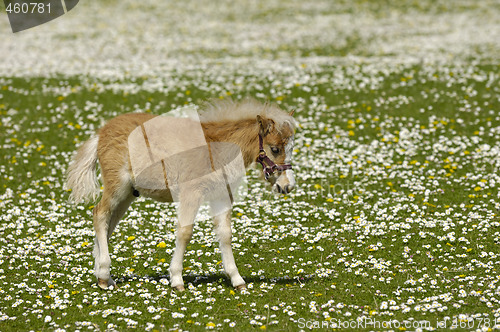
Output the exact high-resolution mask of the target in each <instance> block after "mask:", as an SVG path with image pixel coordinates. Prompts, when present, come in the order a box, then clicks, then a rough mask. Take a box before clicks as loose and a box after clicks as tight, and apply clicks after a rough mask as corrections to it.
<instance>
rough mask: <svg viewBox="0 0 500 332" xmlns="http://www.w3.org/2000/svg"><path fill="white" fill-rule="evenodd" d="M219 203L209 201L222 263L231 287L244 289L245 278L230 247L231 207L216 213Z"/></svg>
mask: <svg viewBox="0 0 500 332" xmlns="http://www.w3.org/2000/svg"><path fill="white" fill-rule="evenodd" d="M219 205H220V204H218V203H217V202H211V207H212V213H213V214H214V215H215V216H214V220H213V222H214V229H215V234H216V235H217V238H218V240H219V246H220V251H221V255H222V265H223V266H224V271H225V272H226V274H227V275H228V276H229V278H231V284H232V285H233V287H235V288H236V289H244V288H246V284H245V280H243V278H242V277H241V276H240V273H239V272H238V268H237V267H236V263H235V262H234V256H233V249H232V247H231V236H232V232H231V208H229V207H226V208H225V209H224V210H225V211H224V212H221V213H218V214H217V211H220V206H219Z"/></svg>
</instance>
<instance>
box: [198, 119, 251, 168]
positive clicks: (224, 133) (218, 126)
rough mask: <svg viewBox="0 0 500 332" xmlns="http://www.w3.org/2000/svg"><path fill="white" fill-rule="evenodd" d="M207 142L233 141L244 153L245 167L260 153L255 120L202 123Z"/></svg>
mask: <svg viewBox="0 0 500 332" xmlns="http://www.w3.org/2000/svg"><path fill="white" fill-rule="evenodd" d="M202 127H203V131H204V133H205V138H206V140H207V143H210V142H231V143H234V144H237V145H238V146H239V147H240V149H241V153H242V155H243V160H244V162H245V168H247V167H248V166H250V164H251V163H253V162H254V161H255V158H257V155H258V153H259V128H258V126H257V122H256V121H255V120H239V121H223V122H222V121H221V122H207V123H202Z"/></svg>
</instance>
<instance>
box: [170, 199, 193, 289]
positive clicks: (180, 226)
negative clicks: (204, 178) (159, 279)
mask: <svg viewBox="0 0 500 332" xmlns="http://www.w3.org/2000/svg"><path fill="white" fill-rule="evenodd" d="M200 205H201V198H199V197H197V196H196V194H193V193H191V197H189V195H182V196H181V200H180V203H179V210H178V213H177V217H178V220H177V234H176V237H175V251H174V254H173V256H172V261H171V262H170V267H169V271H170V285H171V286H172V287H173V288H175V289H176V290H179V291H183V290H184V280H183V279H182V269H183V266H182V261H183V260H184V253H185V251H186V247H187V245H188V243H189V241H190V240H191V236H192V235H193V224H194V219H195V218H196V214H197V213H198V209H199V208H200Z"/></svg>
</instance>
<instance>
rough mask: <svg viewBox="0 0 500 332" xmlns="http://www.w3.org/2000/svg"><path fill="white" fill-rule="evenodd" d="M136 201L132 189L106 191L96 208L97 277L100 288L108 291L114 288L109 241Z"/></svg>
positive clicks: (95, 251) (95, 269) (95, 267)
mask: <svg viewBox="0 0 500 332" xmlns="http://www.w3.org/2000/svg"><path fill="white" fill-rule="evenodd" d="M133 200H134V197H133V195H132V192H131V190H130V188H125V187H123V188H122V189H121V190H119V191H114V190H113V191H112V190H106V187H105V189H104V193H103V195H102V199H101V201H100V202H99V204H97V206H96V207H95V208H94V229H95V235H96V236H95V246H94V257H95V266H94V271H95V276H96V277H97V283H98V285H99V287H101V288H103V289H106V288H107V287H108V286H114V285H115V282H114V281H113V279H112V278H111V275H110V266H111V258H110V257H109V250H108V240H109V237H110V236H111V233H112V232H113V230H114V228H115V227H116V225H117V224H118V221H119V220H120V219H121V217H122V216H123V214H124V213H125V211H126V210H127V208H128V207H129V206H130V203H131V202H132V201H133Z"/></svg>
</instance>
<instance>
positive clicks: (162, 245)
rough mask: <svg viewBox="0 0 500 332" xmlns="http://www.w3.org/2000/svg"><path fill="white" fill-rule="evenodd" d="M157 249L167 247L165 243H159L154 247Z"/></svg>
mask: <svg viewBox="0 0 500 332" xmlns="http://www.w3.org/2000/svg"><path fill="white" fill-rule="evenodd" d="M156 246H157V247H158V248H165V247H166V246H167V244H166V243H165V242H163V241H162V242H160V243H158V244H157V245H156Z"/></svg>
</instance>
